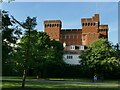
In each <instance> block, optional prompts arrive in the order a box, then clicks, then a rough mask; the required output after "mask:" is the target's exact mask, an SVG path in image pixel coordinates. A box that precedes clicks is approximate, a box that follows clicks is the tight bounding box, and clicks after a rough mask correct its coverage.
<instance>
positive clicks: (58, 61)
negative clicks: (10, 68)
mask: <svg viewBox="0 0 120 90" xmlns="http://www.w3.org/2000/svg"><path fill="white" fill-rule="evenodd" d="M29 46H30V48H29V51H30V53H29V60H27V62H25V63H24V60H25V58H26V51H27V47H28V36H27V34H25V35H24V36H23V37H22V38H21V39H20V43H18V50H17V52H15V55H14V58H15V60H16V62H15V63H16V65H17V66H19V67H23V66H24V65H26V66H27V68H28V70H29V73H30V72H32V73H33V72H34V73H36V75H39V76H41V77H43V75H44V76H49V75H45V74H48V73H47V72H48V70H51V73H52V70H53V69H54V66H56V67H58V68H59V69H60V67H61V65H62V64H64V62H63V60H62V59H63V58H62V56H63V47H62V44H61V43H60V42H59V41H55V40H52V41H51V40H50V38H49V36H48V35H47V34H46V33H45V32H37V31H36V30H33V31H30V45H29ZM19 67H18V68H19ZM21 69H22V68H21ZM58 71H59V70H58ZM53 72H54V71H53ZM32 73H30V74H32ZM34 75H35V74H34Z"/></svg>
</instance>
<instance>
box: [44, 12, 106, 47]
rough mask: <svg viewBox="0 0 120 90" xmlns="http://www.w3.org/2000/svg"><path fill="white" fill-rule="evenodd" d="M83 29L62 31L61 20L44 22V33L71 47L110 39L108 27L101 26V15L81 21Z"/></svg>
mask: <svg viewBox="0 0 120 90" xmlns="http://www.w3.org/2000/svg"><path fill="white" fill-rule="evenodd" d="M81 24H82V29H62V22H61V21H60V20H46V21H44V27H45V28H44V31H45V32H46V33H47V34H48V35H49V36H50V38H51V39H55V40H57V41H61V42H62V43H66V45H67V46H69V45H86V46H88V45H90V44H91V43H92V42H94V41H96V40H97V39H98V38H99V37H104V38H108V25H100V18H99V14H95V15H94V16H93V17H92V18H82V19H81Z"/></svg>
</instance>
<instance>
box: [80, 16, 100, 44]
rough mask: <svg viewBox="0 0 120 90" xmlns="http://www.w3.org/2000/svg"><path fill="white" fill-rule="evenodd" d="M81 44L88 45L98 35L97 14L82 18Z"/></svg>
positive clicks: (98, 22)
mask: <svg viewBox="0 0 120 90" xmlns="http://www.w3.org/2000/svg"><path fill="white" fill-rule="evenodd" d="M81 24H82V44H83V45H90V44H91V43H92V42H94V41H95V40H97V39H98V37H99V24H100V21H99V14H95V15H94V16H93V17H92V18H82V19H81Z"/></svg>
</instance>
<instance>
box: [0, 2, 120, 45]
mask: <svg viewBox="0 0 120 90" xmlns="http://www.w3.org/2000/svg"><path fill="white" fill-rule="evenodd" d="M116 1H117V0H116ZM2 9H3V10H7V11H9V14H10V15H13V16H14V17H15V18H16V19H17V20H19V21H21V22H23V21H24V20H25V19H26V17H27V16H30V17H37V24H38V25H37V27H36V29H38V30H39V31H43V30H44V27H43V22H44V20H61V21H62V28H63V29H66V28H68V29H70V28H71V29H73V28H75V29H77V28H79V29H81V21H80V20H81V18H91V17H92V16H93V15H94V14H95V13H99V14H100V23H101V24H108V25H109V41H111V42H112V43H114V44H115V43H117V42H118V3H117V2H97V3H96V2H34V3H33V2H13V3H3V4H2Z"/></svg>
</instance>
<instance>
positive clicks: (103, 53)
mask: <svg viewBox="0 0 120 90" xmlns="http://www.w3.org/2000/svg"><path fill="white" fill-rule="evenodd" d="M80 58H82V60H81V61H80V63H81V66H82V67H83V68H84V69H83V70H85V71H87V72H89V75H94V74H99V75H104V76H105V75H109V74H110V72H113V71H114V70H115V69H118V65H119V64H118V62H119V61H118V60H117V58H116V53H115V49H113V48H112V46H111V44H110V43H109V42H108V41H107V40H106V39H99V40H98V41H96V42H94V43H92V44H91V45H90V46H89V48H88V49H87V50H86V51H84V52H83V53H82V54H81V56H80Z"/></svg>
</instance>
